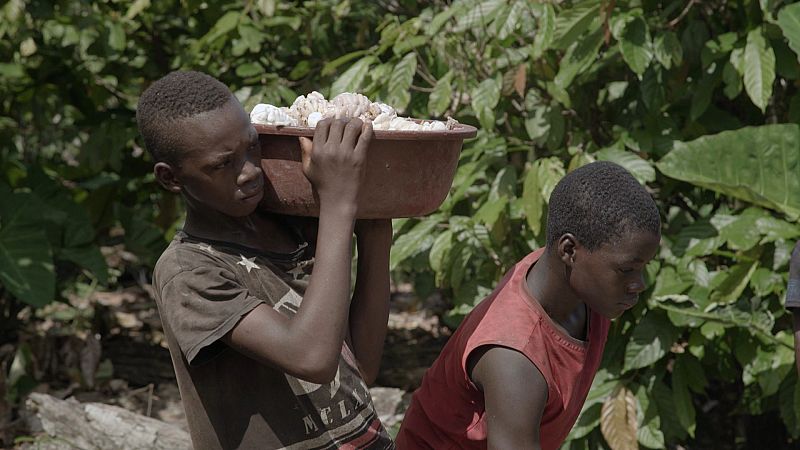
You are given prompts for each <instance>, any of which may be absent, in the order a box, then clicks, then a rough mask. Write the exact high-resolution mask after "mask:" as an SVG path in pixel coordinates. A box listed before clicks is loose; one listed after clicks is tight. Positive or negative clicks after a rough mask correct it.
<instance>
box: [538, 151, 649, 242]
mask: <svg viewBox="0 0 800 450" xmlns="http://www.w3.org/2000/svg"><path fill="white" fill-rule="evenodd" d="M634 231H649V232H651V233H653V234H656V235H658V234H659V233H660V231H661V218H660V216H659V212H658V207H657V206H656V203H655V202H654V201H653V198H652V197H651V196H650V194H649V193H648V192H647V190H645V188H644V187H643V186H642V185H641V184H639V182H638V181H636V179H635V178H634V177H633V175H631V174H630V173H629V172H628V171H627V170H625V169H624V168H622V167H621V166H619V165H617V164H614V163H612V162H607V161H599V162H594V163H591V164H587V165H585V166H582V167H580V168H578V169H575V170H573V171H572V172H570V173H568V174H567V175H566V176H564V178H562V179H561V181H559V182H558V184H557V185H556V187H555V188H554V189H553V193H552V194H551V195H550V204H549V207H548V216H547V245H548V247H551V248H552V247H554V246H555V245H556V243H557V241H558V239H559V238H560V237H561V236H563V235H564V234H565V233H572V235H574V236H575V238H576V239H577V240H578V241H579V242H580V243H581V245H583V246H584V247H586V248H587V249H588V250H589V251H594V250H596V249H598V248H599V247H600V246H602V245H603V244H606V243H609V242H611V241H612V240H613V239H614V238H620V237H622V236H623V235H624V234H625V233H629V232H634Z"/></svg>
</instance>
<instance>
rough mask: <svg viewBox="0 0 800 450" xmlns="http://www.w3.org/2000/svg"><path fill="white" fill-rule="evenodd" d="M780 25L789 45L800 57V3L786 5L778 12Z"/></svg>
mask: <svg viewBox="0 0 800 450" xmlns="http://www.w3.org/2000/svg"><path fill="white" fill-rule="evenodd" d="M778 25H779V26H780V27H781V30H782V31H783V35H784V36H785V37H786V40H787V41H789V47H791V48H792V50H794V52H795V54H796V55H797V57H798V58H800V3H794V4H791V5H786V6H785V7H783V8H782V9H781V12H779V13H778Z"/></svg>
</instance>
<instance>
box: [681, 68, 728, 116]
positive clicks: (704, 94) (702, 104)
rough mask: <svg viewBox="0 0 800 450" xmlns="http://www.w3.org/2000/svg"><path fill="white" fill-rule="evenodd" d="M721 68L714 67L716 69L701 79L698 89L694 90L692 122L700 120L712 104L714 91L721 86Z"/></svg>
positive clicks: (690, 112)
mask: <svg viewBox="0 0 800 450" xmlns="http://www.w3.org/2000/svg"><path fill="white" fill-rule="evenodd" d="M720 67H721V66H719V65H714V67H713V68H711V69H710V73H706V74H705V75H704V76H703V78H701V79H700V82H699V83H697V87H696V88H695V89H693V91H694V95H693V96H692V108H691V110H690V111H689V118H690V119H691V120H697V119H698V118H700V116H702V115H703V113H704V112H706V109H708V106H709V105H710V104H711V97H712V95H713V94H714V89H715V88H716V86H717V84H719V80H720V78H721V76H722V69H720Z"/></svg>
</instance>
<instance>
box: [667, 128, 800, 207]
mask: <svg viewBox="0 0 800 450" xmlns="http://www.w3.org/2000/svg"><path fill="white" fill-rule="evenodd" d="M656 167H658V169H659V170H660V171H661V172H662V173H663V174H664V175H666V176H668V177H671V178H675V179H678V180H682V181H687V182H689V183H692V184H695V185H697V186H701V187H705V188H708V189H711V190H714V191H716V192H719V193H721V194H725V195H730V196H732V197H736V198H739V199H742V200H745V201H748V202H751V203H755V204H758V205H761V206H764V207H767V208H770V209H774V210H777V211H781V212H783V213H786V214H787V215H789V216H790V217H792V218H797V217H798V216H800V177H798V174H800V127H798V126H797V125H794V124H782V125H765V126H762V127H747V128H741V129H739V130H735V131H723V132H722V133H719V134H716V135H711V136H704V137H701V138H699V139H695V140H694V141H690V142H676V143H675V145H674V149H673V150H672V151H671V152H670V153H668V154H667V155H666V156H665V157H664V158H662V159H661V160H660V161H659V162H658V163H657V164H656Z"/></svg>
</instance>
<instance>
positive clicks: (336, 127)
mask: <svg viewBox="0 0 800 450" xmlns="http://www.w3.org/2000/svg"><path fill="white" fill-rule="evenodd" d="M346 124H347V120H345V119H335V120H334V121H333V123H332V124H331V131H330V132H329V133H328V140H327V141H326V142H333V143H335V144H339V143H340V142H342V134H343V133H344V126H345V125H346Z"/></svg>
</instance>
